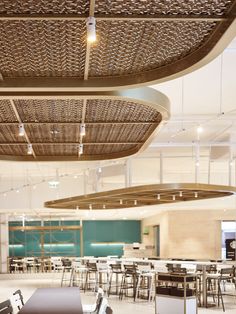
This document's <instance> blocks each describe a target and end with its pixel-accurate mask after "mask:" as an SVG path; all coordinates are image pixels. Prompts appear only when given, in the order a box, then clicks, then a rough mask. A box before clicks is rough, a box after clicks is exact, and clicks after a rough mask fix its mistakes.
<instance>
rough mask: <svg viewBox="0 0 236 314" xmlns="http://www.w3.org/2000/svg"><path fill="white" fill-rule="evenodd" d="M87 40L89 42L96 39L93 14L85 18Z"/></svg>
mask: <svg viewBox="0 0 236 314" xmlns="http://www.w3.org/2000/svg"><path fill="white" fill-rule="evenodd" d="M86 24H87V40H88V42H89V43H94V42H95V41H96V20H95V18H94V17H93V16H89V17H88V18H87V22H86Z"/></svg>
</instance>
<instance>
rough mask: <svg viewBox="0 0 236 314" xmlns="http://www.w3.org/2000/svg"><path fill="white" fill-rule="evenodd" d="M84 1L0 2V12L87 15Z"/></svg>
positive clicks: (87, 5)
mask: <svg viewBox="0 0 236 314" xmlns="http://www.w3.org/2000/svg"><path fill="white" fill-rule="evenodd" d="M88 11H89V1H86V0H1V2H0V12H1V13H6V14H19V13H22V14H27V13H31V14H39V13H46V14H49V13H54V14H62V13H64V14H68V13H69V14H87V13H88Z"/></svg>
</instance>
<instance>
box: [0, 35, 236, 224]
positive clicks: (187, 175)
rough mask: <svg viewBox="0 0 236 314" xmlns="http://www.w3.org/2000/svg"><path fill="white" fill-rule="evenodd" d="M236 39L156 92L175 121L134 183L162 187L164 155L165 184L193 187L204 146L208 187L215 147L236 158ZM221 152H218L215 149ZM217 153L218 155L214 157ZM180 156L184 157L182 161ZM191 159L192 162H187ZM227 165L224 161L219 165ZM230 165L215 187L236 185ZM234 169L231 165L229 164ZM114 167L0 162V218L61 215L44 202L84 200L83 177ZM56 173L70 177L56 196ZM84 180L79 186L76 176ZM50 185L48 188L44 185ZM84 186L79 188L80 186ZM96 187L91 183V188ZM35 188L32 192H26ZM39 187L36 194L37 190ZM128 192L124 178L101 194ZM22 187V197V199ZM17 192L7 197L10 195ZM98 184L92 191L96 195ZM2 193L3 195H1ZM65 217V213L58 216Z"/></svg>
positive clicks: (209, 205) (139, 160)
mask: <svg viewBox="0 0 236 314" xmlns="http://www.w3.org/2000/svg"><path fill="white" fill-rule="evenodd" d="M235 73H236V39H234V41H233V42H232V43H231V44H230V45H229V47H228V48H227V49H225V51H224V53H223V54H222V55H221V56H219V57H218V58H216V59H215V60H213V61H212V62H211V63H210V64H208V65H206V66H204V67H203V68H201V69H199V70H197V71H195V72H193V73H191V74H188V75H186V76H184V77H182V78H178V79H175V80H172V81H169V82H165V83H161V84H158V85H155V86H153V87H154V88H156V89H158V90H159V91H161V92H163V93H165V94H166V95H167V96H168V97H169V99H170V102H171V119H170V120H169V121H168V122H167V123H166V125H164V127H163V129H162V130H161V132H160V133H159V134H158V135H157V136H156V138H155V139H154V141H153V142H152V143H151V145H150V147H149V148H148V149H147V150H146V151H145V152H143V153H142V154H140V155H138V156H134V157H133V158H131V159H132V160H133V164H134V166H133V167H132V170H133V172H132V180H133V185H135V184H148V183H154V182H156V183H158V180H159V173H160V171H159V170H160V169H159V159H158V158H159V153H160V151H162V153H163V155H164V158H166V156H167V155H168V156H169V159H168V158H166V159H165V162H164V173H165V176H164V181H165V182H171V181H172V182H174V181H177V182H179V181H182V182H184V181H185V182H191V181H192V182H193V181H194V162H195V154H196V143H198V144H199V145H200V156H201V158H202V160H203V162H202V168H201V169H202V172H201V176H200V181H203V182H204V183H206V180H207V169H208V156H209V152H210V150H209V147H210V146H212V147H213V148H212V156H217V154H219V149H218V146H219V145H225V149H226V150H227V151H228V152H229V154H228V155H229V156H228V155H227V154H225V156H228V157H225V158H231V159H232V158H234V156H235V155H236V150H235V147H236V74H235ZM198 125H202V127H203V132H202V133H201V134H200V135H198V133H197V131H196V129H197V126H198ZM215 147H216V149H215ZM213 153H214V154H213ZM176 156H179V157H178V158H176ZM186 158H187V159H186ZM219 161H221V160H219ZM117 162H118V163H121V164H123V163H124V160H119V161H117ZM225 162H226V160H225V159H224V160H223V159H222V163H217V164H216V163H214V165H213V168H214V167H215V168H214V169H215V172H214V175H213V176H212V178H213V179H212V180H214V183H222V184H228V183H229V182H230V181H229V180H231V184H234V183H235V169H236V167H234V168H233V174H232V178H231V179H229V178H228V166H227V164H225ZM227 163H228V161H227ZM112 164H114V161H113V162H112V161H105V162H101V163H99V162H51V163H48V162H36V163H26V162H7V161H0V199H1V202H0V212H8V213H12V214H14V212H15V213H23V212H25V213H27V212H28V213H32V214H33V213H34V212H35V211H36V212H37V213H38V214H41V213H45V214H49V215H55V213H56V211H55V210H46V209H43V202H44V201H48V200H50V199H54V198H58V197H69V196H73V195H76V194H83V192H84V190H83V189H84V182H83V173H84V171H88V169H91V168H94V169H97V168H98V167H100V166H101V167H104V166H107V165H112ZM56 169H59V174H60V175H66V176H65V177H63V178H60V180H61V181H62V180H64V181H63V184H61V187H60V190H59V192H58V191H51V190H49V188H48V184H47V180H48V178H50V177H55V174H56ZM75 174H77V175H80V176H79V178H78V179H77V181H76V180H75V178H74V175H75ZM43 180H45V182H44V181H43ZM75 181H76V182H78V181H79V184H78V183H76V184H75ZM90 183H91V182H90ZM212 183H213V182H212ZM26 184H29V185H30V186H31V188H26V187H22V185H26ZM34 184H37V188H36V189H35V190H34V189H33V185H34ZM123 186H124V176H122V175H120V176H115V177H112V176H110V177H108V178H104V180H103V181H102V182H101V184H100V188H101V189H112V188H120V187H123ZM18 187H19V189H20V193H16V189H17V188H18ZM11 188H13V189H15V190H14V191H11V192H7V195H6V196H4V195H3V193H4V191H6V190H9V189H11ZM93 188H94V187H93V186H92V184H89V185H88V191H93ZM1 192H2V194H1ZM179 208H181V209H199V208H201V209H213V208H214V209H215V208H219V209H225V208H226V209H228V210H233V209H236V205H235V197H230V198H226V199H223V201H221V202H218V201H216V200H210V201H197V202H196V201H195V202H189V203H184V204H182V203H179V204H173V205H171V206H170V205H168V206H164V205H163V206H158V208H157V206H154V207H153V206H152V207H146V208H137V209H129V210H119V211H96V212H95V211H94V212H93V213H91V212H90V213H89V212H86V211H84V213H81V214H80V216H79V217H80V218H81V217H82V218H86V219H87V218H90V219H92V218H96V219H123V218H127V219H134V218H136V219H141V218H143V217H145V216H149V215H153V214H154V213H156V212H157V211H160V210H166V209H179ZM58 214H59V215H60V216H61V215H62V212H61V211H60V212H59V213H58Z"/></svg>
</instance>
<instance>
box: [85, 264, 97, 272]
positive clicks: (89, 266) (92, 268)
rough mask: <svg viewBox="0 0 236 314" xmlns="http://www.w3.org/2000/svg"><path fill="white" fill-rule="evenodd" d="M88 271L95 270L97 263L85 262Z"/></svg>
mask: <svg viewBox="0 0 236 314" xmlns="http://www.w3.org/2000/svg"><path fill="white" fill-rule="evenodd" d="M87 269H88V271H97V264H96V263H87Z"/></svg>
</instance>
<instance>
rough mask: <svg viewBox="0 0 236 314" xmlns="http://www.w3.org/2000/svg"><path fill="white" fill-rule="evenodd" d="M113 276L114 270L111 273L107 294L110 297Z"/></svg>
mask: <svg viewBox="0 0 236 314" xmlns="http://www.w3.org/2000/svg"><path fill="white" fill-rule="evenodd" d="M112 277H113V272H111V274H110V279H109V286H108V290H107V296H108V297H109V296H110V292H111V285H112Z"/></svg>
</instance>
